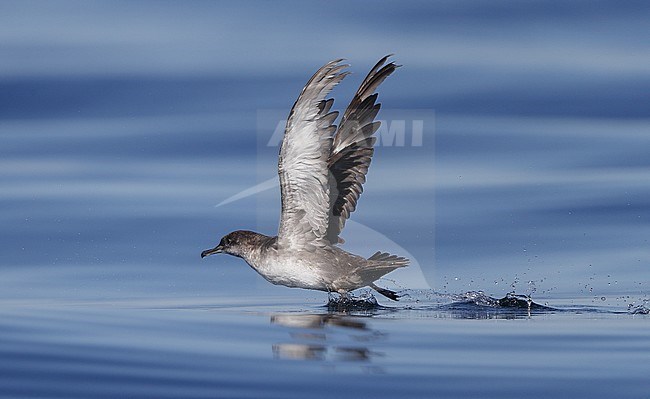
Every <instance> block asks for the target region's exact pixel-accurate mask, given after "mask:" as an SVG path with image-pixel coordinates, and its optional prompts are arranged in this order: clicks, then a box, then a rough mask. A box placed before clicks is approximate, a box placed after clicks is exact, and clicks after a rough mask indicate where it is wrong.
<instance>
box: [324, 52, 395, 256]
mask: <svg viewBox="0 0 650 399" xmlns="http://www.w3.org/2000/svg"><path fill="white" fill-rule="evenodd" d="M390 56H391V55H387V56H385V57H383V58H382V59H380V60H379V61H378V62H377V63H376V64H375V65H374V66H373V67H372V68H371V69H370V72H369V73H368V75H366V77H365V79H364V80H363V82H362V83H361V85H360V86H359V89H358V90H357V92H356V93H355V95H354V97H353V98H352V101H351V102H350V104H349V105H348V107H347V108H346V110H345V112H344V113H343V116H342V117H341V121H340V123H339V127H338V130H337V132H336V134H335V136H334V138H333V141H332V149H331V153H330V156H329V159H328V162H327V164H328V168H329V179H328V182H329V202H330V209H329V223H328V227H327V240H328V241H329V242H330V243H331V244H332V245H335V244H337V243H339V242H340V241H341V238H340V237H339V234H340V233H341V231H342V230H343V228H344V227H345V221H346V220H347V219H348V218H349V217H350V213H351V212H354V210H355V209H356V206H357V202H358V200H359V197H360V196H361V193H362V192H363V184H364V183H365V182H366V174H367V173H368V168H369V166H370V162H371V160H372V156H373V154H374V149H373V146H374V144H375V141H376V137H374V136H373V135H374V134H375V133H376V132H377V130H378V129H379V127H380V126H381V123H380V122H379V121H375V120H374V119H375V118H376V117H377V114H378V113H379V109H380V108H381V104H379V103H376V101H377V97H378V94H377V93H375V90H376V89H377V87H379V85H380V84H381V83H382V82H383V81H384V80H386V78H387V77H388V76H390V75H391V74H392V73H393V72H394V71H395V70H396V69H397V68H398V67H399V65H397V64H395V63H394V62H389V63H388V64H387V63H386V62H387V61H388V58H389V57H390Z"/></svg>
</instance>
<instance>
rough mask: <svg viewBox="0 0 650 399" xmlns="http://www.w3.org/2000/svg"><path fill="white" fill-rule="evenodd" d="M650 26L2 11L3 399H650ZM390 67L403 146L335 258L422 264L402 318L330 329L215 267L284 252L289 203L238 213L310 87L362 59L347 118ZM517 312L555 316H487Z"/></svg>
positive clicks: (576, 13) (396, 309)
mask: <svg viewBox="0 0 650 399" xmlns="http://www.w3.org/2000/svg"><path fill="white" fill-rule="evenodd" d="M649 17H650V7H649V6H648V5H647V4H646V3H644V2H625V3H623V4H621V3H618V2H570V3H564V2H545V1H540V2H527V3H520V2H510V1H498V2H489V3H476V2H464V1H457V2H456V1H455V2H435V3H433V2H416V1H414V2H408V3H406V4H400V3H395V4H392V3H385V4H384V3H381V4H379V5H377V4H374V3H373V4H372V5H371V4H370V3H353V4H347V3H346V2H329V3H327V5H321V4H316V3H313V4H311V3H307V4H301V3H282V2H279V3H278V2H274V3H271V2H268V3H267V2H255V3H238V2H191V3H185V2H148V1H141V2H67V1H65V2H64V1H61V2H11V1H5V2H0V60H2V61H1V62H0V315H1V316H0V397H11V398H14V397H39V398H42V397H53V398H54V397H57V398H59V397H60V398H76V397H79V398H86V397H106V398H114V397H143V398H144V397H147V398H148V397H159V398H163V397H170V398H171V397H177V398H195V397H197V398H199V397H200V398H203V397H278V398H287V397H300V398H304V397H319V398H320V397H331V396H338V397H436V396H440V397H462V398H465V397H485V398H502V397H508V396H525V397H533V398H537V397H539V398H548V397H602V398H610V397H619V398H647V397H648V392H650V383H649V382H648V379H647V365H648V364H650V329H649V328H648V317H649V316H648V315H647V313H648V309H649V308H650V306H649V305H648V294H649V292H650V291H649V285H650V245H649V242H648V240H649V238H650V219H649V218H650V200H649V199H648V198H650V109H649V108H648V104H649V103H650V56H649V54H650V45H649V44H648V42H647V40H644V38H646V37H648V34H650V28H648V24H647V21H648V18H649ZM388 53H395V56H394V59H395V60H396V61H397V62H398V63H400V64H403V67H402V68H400V69H399V70H398V71H397V72H396V73H395V74H394V75H393V76H391V77H390V79H388V80H387V81H386V82H385V83H384V84H383V85H382V89H381V93H380V101H381V102H382V103H383V108H382V111H381V113H380V118H382V119H383V120H384V121H385V123H384V126H385V127H386V128H387V129H388V127H390V126H392V127H393V128H396V129H397V130H399V128H400V126H402V125H400V124H403V129H402V130H401V132H403V133H404V136H403V137H402V138H403V145H402V143H401V142H400V140H401V139H400V136H399V135H397V136H391V135H390V131H389V130H385V131H383V133H381V137H380V141H379V145H378V147H377V150H376V155H375V159H374V161H373V164H372V167H371V169H370V173H369V176H368V182H367V183H366V185H365V186H364V188H365V191H364V194H363V196H362V198H361V200H360V202H359V207H358V209H357V211H355V213H354V214H353V217H352V220H351V221H350V222H349V223H348V225H347V227H346V230H345V231H344V234H343V238H345V240H346V244H345V248H346V249H348V250H350V251H352V252H356V253H359V254H363V255H370V254H372V253H373V252H374V251H376V250H380V249H381V250H388V251H390V252H394V253H398V254H401V255H406V256H409V257H410V258H411V259H412V260H413V264H412V266H411V267H410V270H405V271H399V272H395V273H393V274H391V275H389V276H388V278H387V279H386V280H385V281H382V283H383V284H384V285H385V286H388V287H390V288H393V289H396V290H399V291H400V292H402V293H403V294H405V295H406V296H405V297H404V298H403V300H402V301H400V302H398V303H389V302H388V301H387V300H384V299H383V298H378V300H379V302H380V303H381V304H382V305H384V306H387V307H388V308H382V307H380V308H376V309H373V310H368V311H352V312H337V311H328V309H327V308H326V307H324V305H325V304H326V302H327V295H326V294H324V293H320V292H308V291H302V290H291V289H288V288H284V287H275V286H272V285H270V284H268V283H266V282H265V281H264V280H263V279H262V278H261V277H259V276H257V275H256V274H255V273H254V272H252V271H251V270H250V269H249V268H248V267H247V266H246V265H245V264H243V263H242V262H241V260H239V259H236V258H231V257H227V256H220V257H218V256H215V257H211V258H207V259H203V260H201V259H200V257H199V254H200V252H201V251H202V250H203V249H206V248H209V247H211V246H213V245H214V244H215V243H216V242H217V241H218V240H219V238H220V237H221V236H222V235H224V234H225V233H227V232H229V231H231V230H235V229H239V228H248V229H254V230H259V231H261V232H264V233H267V234H273V233H274V231H275V230H276V229H277V222H278V216H279V206H280V204H279V189H278V187H277V185H273V184H271V185H266V186H265V187H269V188H268V189H266V190H254V191H255V193H254V194H252V195H240V194H241V193H242V192H244V193H246V191H245V190H249V189H251V188H252V187H256V185H258V184H260V183H262V185H264V183H265V182H267V181H269V179H273V178H274V177H275V174H276V171H275V168H276V163H277V151H278V147H277V140H276V139H277V136H276V135H274V132H276V127H277V126H278V124H280V126H281V122H282V118H285V117H286V115H287V113H288V111H289V109H290V107H291V105H292V104H293V101H295V98H296V96H297V94H298V93H299V91H300V89H301V88H302V86H303V84H304V83H305V82H306V80H307V79H308V78H309V76H310V74H311V73H313V71H314V70H315V69H316V68H317V67H318V66H320V65H322V64H323V63H324V62H326V61H328V60H330V59H334V58H339V57H346V58H347V60H348V62H349V63H351V64H352V67H351V70H352V72H354V74H353V75H351V76H349V77H348V78H346V80H345V81H344V82H343V84H341V85H340V86H339V87H337V88H336V90H335V95H336V97H337V102H336V103H335V107H336V108H339V109H340V108H341V107H344V105H345V102H346V101H347V100H348V99H349V98H350V97H351V95H352V93H353V92H354V90H355V89H356V87H355V86H356V85H358V83H359V82H360V80H361V79H362V77H363V75H364V73H365V72H366V71H367V69H368V68H370V67H371V66H372V65H373V64H374V62H376V60H377V59H379V58H380V57H381V56H383V55H385V54H388ZM419 126H420V127H421V130H418V127H419ZM419 132H421V136H420V137H421V140H418V134H419ZM274 138H275V139H274ZM233 196H235V197H233ZM233 198H234V199H233ZM479 291H480V292H483V293H484V294H477V292H479ZM513 291H514V292H515V293H517V294H520V295H529V296H530V297H531V298H532V300H533V301H534V302H535V303H538V304H540V305H545V306H547V307H548V309H542V310H535V309H533V310H531V311H528V310H527V309H523V308H522V309H510V308H505V309H504V308H499V307H495V306H493V305H494V303H493V302H492V301H491V300H490V299H489V297H493V298H502V297H504V296H506V294H508V293H509V292H513ZM362 293H363V292H362ZM468 298H469V299H472V300H475V299H476V298H479V299H481V300H479V301H474V302H469V303H468V302H467V300H468Z"/></svg>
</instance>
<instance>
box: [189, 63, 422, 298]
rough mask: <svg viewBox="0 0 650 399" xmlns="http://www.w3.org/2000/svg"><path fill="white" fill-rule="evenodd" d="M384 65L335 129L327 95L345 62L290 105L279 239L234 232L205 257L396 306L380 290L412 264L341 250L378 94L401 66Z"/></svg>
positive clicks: (369, 146) (325, 69)
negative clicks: (359, 292)
mask: <svg viewBox="0 0 650 399" xmlns="http://www.w3.org/2000/svg"><path fill="white" fill-rule="evenodd" d="M388 58H389V56H386V57H384V58H382V59H381V60H379V62H378V63H377V64H376V65H375V66H374V67H373V68H372V69H371V70H370V72H369V73H368V76H366V78H365V79H364V80H363V82H362V83H361V86H360V87H359V89H358V90H357V92H356V94H355V95H354V97H353V98H352V101H351V102H350V105H348V107H347V109H346V110H345V112H344V113H343V116H342V118H341V120H340V122H339V126H338V129H337V126H336V125H334V121H335V120H336V118H337V117H338V112H336V111H331V112H330V109H331V108H332V104H333V103H334V99H332V98H329V99H326V97H327V96H328V94H329V93H330V91H331V90H332V89H333V88H334V86H336V85H337V84H338V83H339V82H341V81H342V80H343V78H345V76H347V75H348V73H349V72H346V71H345V69H346V68H347V67H348V66H349V65H346V64H341V62H342V61H343V60H342V59H338V60H334V61H331V62H328V63H327V64H325V65H323V66H322V67H321V68H320V69H319V70H318V71H316V73H315V74H314V75H313V76H312V77H311V79H309V81H308V82H307V84H306V85H305V87H304V88H303V89H302V91H301V92H300V96H298V100H296V103H295V104H294V105H293V108H292V109H291V112H290V113H289V118H288V120H287V125H286V128H285V131H284V138H283V140H282V146H281V148H280V157H279V161H278V174H279V176H280V191H281V195H282V213H281V216H280V227H279V229H278V235H277V236H273V237H271V236H267V235H264V234H260V233H256V232H253V231H247V230H237V231H233V232H232V233H230V234H228V235H226V236H224V237H223V238H222V239H221V241H220V242H219V244H218V245H217V246H216V247H214V248H212V249H207V250H205V251H203V252H202V253H201V257H202V258H204V257H206V256H208V255H212V254H217V253H226V254H229V255H233V256H237V257H240V258H242V259H244V260H245V261H246V263H248V264H249V265H250V266H251V267H252V268H253V269H254V270H255V271H256V272H258V273H259V274H260V275H262V277H264V278H265V279H266V280H267V281H269V282H271V283H273V284H278V285H284V286H287V287H293V288H304V289H312V290H320V291H326V292H336V293H339V294H340V295H341V296H342V297H347V295H348V293H349V292H350V291H353V290H356V289H358V288H362V287H370V288H372V289H374V290H375V291H377V292H379V293H380V294H382V295H384V296H386V297H388V298H390V299H392V300H397V299H398V298H399V295H398V294H397V293H396V292H394V291H391V290H389V289H386V288H381V287H378V286H377V285H375V281H376V280H378V279H379V278H381V277H382V276H384V275H385V274H387V273H390V272H391V271H393V270H395V269H397V268H400V267H405V266H407V265H408V263H409V260H408V259H406V258H403V257H399V256H396V255H390V254H388V253H384V252H376V253H375V254H374V255H372V256H371V257H369V258H364V257H362V256H359V255H355V254H352V253H349V252H347V251H345V250H343V249H342V248H340V247H339V244H341V243H343V240H342V239H341V238H340V237H339V234H340V233H341V231H342V230H343V227H344V226H345V222H346V220H347V219H348V218H349V217H350V213H352V212H353V211H354V210H355V208H356V206H357V201H358V200H359V196H360V195H361V192H362V191H363V187H362V185H363V183H365V181H366V173H368V167H369V166H370V161H371V159H372V155H373V152H374V149H373V145H374V144H375V141H376V137H375V136H374V134H375V133H376V132H377V130H378V129H379V126H380V124H381V122H379V121H375V117H376V116H377V113H378V112H379V108H380V107H381V104H379V103H377V102H376V101H377V93H375V90H376V89H377V87H378V86H379V85H380V84H381V83H382V82H383V81H384V80H385V79H386V78H387V77H388V76H389V75H390V74H391V73H393V72H394V71H395V69H396V68H398V67H399V66H398V65H396V64H395V63H394V62H389V63H387V61H388Z"/></svg>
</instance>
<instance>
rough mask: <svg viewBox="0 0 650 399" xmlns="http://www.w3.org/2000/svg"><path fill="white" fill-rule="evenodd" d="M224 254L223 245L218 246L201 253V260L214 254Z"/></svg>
mask: <svg viewBox="0 0 650 399" xmlns="http://www.w3.org/2000/svg"><path fill="white" fill-rule="evenodd" d="M222 252H223V247H222V246H221V245H217V246H216V247H214V248H212V249H206V250H205V251H203V252H201V258H205V257H206V256H208V255H212V254H220V253H222Z"/></svg>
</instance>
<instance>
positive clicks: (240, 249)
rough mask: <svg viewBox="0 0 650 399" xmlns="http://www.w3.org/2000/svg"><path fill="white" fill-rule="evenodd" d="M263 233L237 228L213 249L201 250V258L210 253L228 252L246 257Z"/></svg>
mask: <svg viewBox="0 0 650 399" xmlns="http://www.w3.org/2000/svg"><path fill="white" fill-rule="evenodd" d="M259 236H261V234H258V233H255V232H253V231H247V230H237V231H233V232H232V233H230V234H227V235H225V236H224V237H223V238H222V239H221V241H219V245H217V246H216V247H214V248H212V249H206V250H205V251H203V252H201V258H205V257H206V256H208V255H212V254H220V253H226V254H229V255H233V256H239V257H240V258H245V257H246V255H247V254H248V253H250V251H252V250H253V249H254V248H255V245H256V244H257V242H258V241H259Z"/></svg>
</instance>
